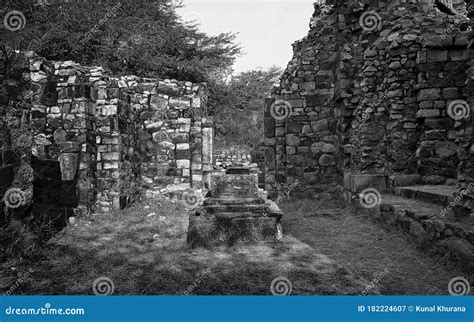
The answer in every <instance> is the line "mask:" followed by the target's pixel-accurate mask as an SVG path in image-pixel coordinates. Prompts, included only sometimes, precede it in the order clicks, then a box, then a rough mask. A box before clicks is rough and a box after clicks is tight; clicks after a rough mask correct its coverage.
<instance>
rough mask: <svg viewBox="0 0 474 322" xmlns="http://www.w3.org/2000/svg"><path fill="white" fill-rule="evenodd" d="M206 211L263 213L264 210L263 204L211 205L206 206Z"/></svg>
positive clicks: (213, 212) (210, 212)
mask: <svg viewBox="0 0 474 322" xmlns="http://www.w3.org/2000/svg"><path fill="white" fill-rule="evenodd" d="M205 208H206V211H207V213H209V214H216V213H223V212H226V213H252V214H263V213H264V212H265V205H263V204H260V205H213V206H206V207H205Z"/></svg>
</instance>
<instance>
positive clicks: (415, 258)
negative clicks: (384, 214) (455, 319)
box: [281, 197, 473, 295]
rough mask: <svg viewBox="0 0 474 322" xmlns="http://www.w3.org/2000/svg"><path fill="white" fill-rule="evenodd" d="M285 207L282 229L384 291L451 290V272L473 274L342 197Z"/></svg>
mask: <svg viewBox="0 0 474 322" xmlns="http://www.w3.org/2000/svg"><path fill="white" fill-rule="evenodd" d="M281 207H282V209H283V210H284V212H285V217H284V234H290V235H292V236H294V237H296V238H298V239H299V240H301V241H303V242H304V243H307V244H309V245H310V246H312V247H313V248H314V249H315V251H316V252H317V253H322V254H325V255H327V256H328V257H329V258H331V259H333V260H335V261H337V262H338V263H339V264H341V265H342V266H344V267H346V268H347V269H349V270H350V271H352V272H355V273H356V275H358V276H360V277H363V278H366V279H367V280H369V281H373V282H374V284H377V285H378V287H379V289H380V291H381V293H382V294H384V295H449V293H448V283H449V281H450V280H451V279H452V278H454V277H458V276H462V277H465V278H467V279H468V280H472V279H473V276H472V275H471V276H468V275H469V274H468V273H467V272H466V271H463V270H462V269H461V267H460V266H459V265H457V264H456V263H453V262H448V261H447V260H446V259H443V258H435V257H431V256H429V255H428V254H427V253H426V252H424V251H422V250H420V249H418V248H417V247H416V245H414V244H413V243H412V242H411V241H410V239H409V238H408V237H407V236H406V235H405V234H403V233H401V232H394V231H393V230H392V231H389V230H388V229H387V228H386V227H383V226H382V225H381V224H380V225H379V224H376V223H374V222H372V221H371V219H370V218H368V217H366V216H362V215H356V214H354V213H352V212H351V211H349V210H348V209H345V208H344V205H343V204H342V203H341V202H337V201H334V200H327V199H326V200H325V199H324V198H322V197H321V199H320V200H314V201H308V200H306V201H295V202H288V203H286V204H282V205H281Z"/></svg>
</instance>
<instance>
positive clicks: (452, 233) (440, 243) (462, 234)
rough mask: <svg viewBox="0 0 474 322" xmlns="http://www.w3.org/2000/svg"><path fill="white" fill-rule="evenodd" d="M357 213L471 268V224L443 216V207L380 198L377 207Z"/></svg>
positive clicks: (386, 196) (473, 228)
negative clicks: (380, 222) (395, 229)
mask: <svg viewBox="0 0 474 322" xmlns="http://www.w3.org/2000/svg"><path fill="white" fill-rule="evenodd" d="M357 209H359V210H361V209H362V211H365V212H368V213H369V214H370V215H371V216H372V217H373V218H376V219H378V220H380V221H382V222H383V223H384V224H386V225H388V226H395V227H397V228H398V229H401V230H402V231H404V232H406V233H407V234H409V235H411V236H412V237H413V238H414V239H415V241H416V242H417V243H418V244H420V245H431V246H430V247H434V248H435V250H436V251H438V252H439V251H441V252H444V253H446V254H451V255H454V258H456V259H460V260H461V261H463V262H465V263H467V264H468V265H470V266H472V267H473V268H474V220H473V219H472V218H465V219H462V220H459V219H456V218H454V216H451V215H449V214H447V215H446V214H444V213H443V210H444V209H445V207H443V206H441V205H437V204H435V203H431V202H426V201H422V200H417V199H412V198H406V197H401V196H396V195H390V194H384V195H382V200H381V203H380V205H379V206H376V207H374V208H370V209H367V208H362V207H360V205H358V207H357Z"/></svg>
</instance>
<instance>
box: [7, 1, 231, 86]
mask: <svg viewBox="0 0 474 322" xmlns="http://www.w3.org/2000/svg"><path fill="white" fill-rule="evenodd" d="M45 3H48V2H47V1H46V2H45ZM51 3H54V5H35V4H34V2H33V1H32V0H16V1H10V2H9V3H8V5H7V6H6V7H4V8H2V9H0V14H2V17H3V16H4V15H5V14H6V13H7V12H9V11H11V10H19V11H21V12H22V13H23V14H24V15H25V17H26V22H27V23H26V26H25V28H24V29H23V30H21V31H15V32H11V31H7V30H5V29H2V31H1V33H2V34H3V35H2V36H3V37H2V38H5V36H13V35H14V36H15V38H16V42H18V44H19V45H20V48H21V49H22V50H24V49H26V50H34V51H36V52H37V53H38V54H39V55H41V56H43V57H45V58H48V59H51V60H74V61H77V62H79V63H82V64H86V65H101V66H104V67H105V68H108V69H109V70H110V71H111V72H112V73H114V74H116V75H124V74H134V75H138V76H143V77H160V78H175V79H178V80H187V81H193V82H203V81H209V80H210V79H211V78H213V77H216V75H223V74H224V75H226V74H229V73H230V71H231V67H232V64H233V62H234V60H235V58H236V57H237V56H238V55H239V54H240V47H239V46H238V45H237V44H235V43H234V41H235V35H234V34H232V33H221V34H219V35H217V36H210V35H207V34H205V33H203V32H200V31H199V29H198V27H199V26H197V25H196V24H192V23H185V22H183V21H181V20H180V18H179V16H178V15H177V14H176V9H177V8H179V7H180V6H181V4H180V3H176V1H173V0H158V1H144V0H141V1H133V2H131V1H123V2H120V1H111V0H108V1H104V0H102V1H98V3H94V2H93V1H79V0H73V1H69V2H66V1H64V3H61V2H58V0H56V1H54V2H53V1H51Z"/></svg>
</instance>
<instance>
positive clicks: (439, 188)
mask: <svg viewBox="0 0 474 322" xmlns="http://www.w3.org/2000/svg"><path fill="white" fill-rule="evenodd" d="M394 192H395V195H397V196H400V197H404V198H408V199H416V200H420V201H426V202H430V203H433V204H436V205H441V206H445V207H447V206H448V205H449V203H450V202H452V201H453V200H454V198H455V197H454V194H455V193H456V192H459V191H458V190H457V189H456V187H454V186H445V185H436V186H411V187H398V188H395V189H394Z"/></svg>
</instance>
